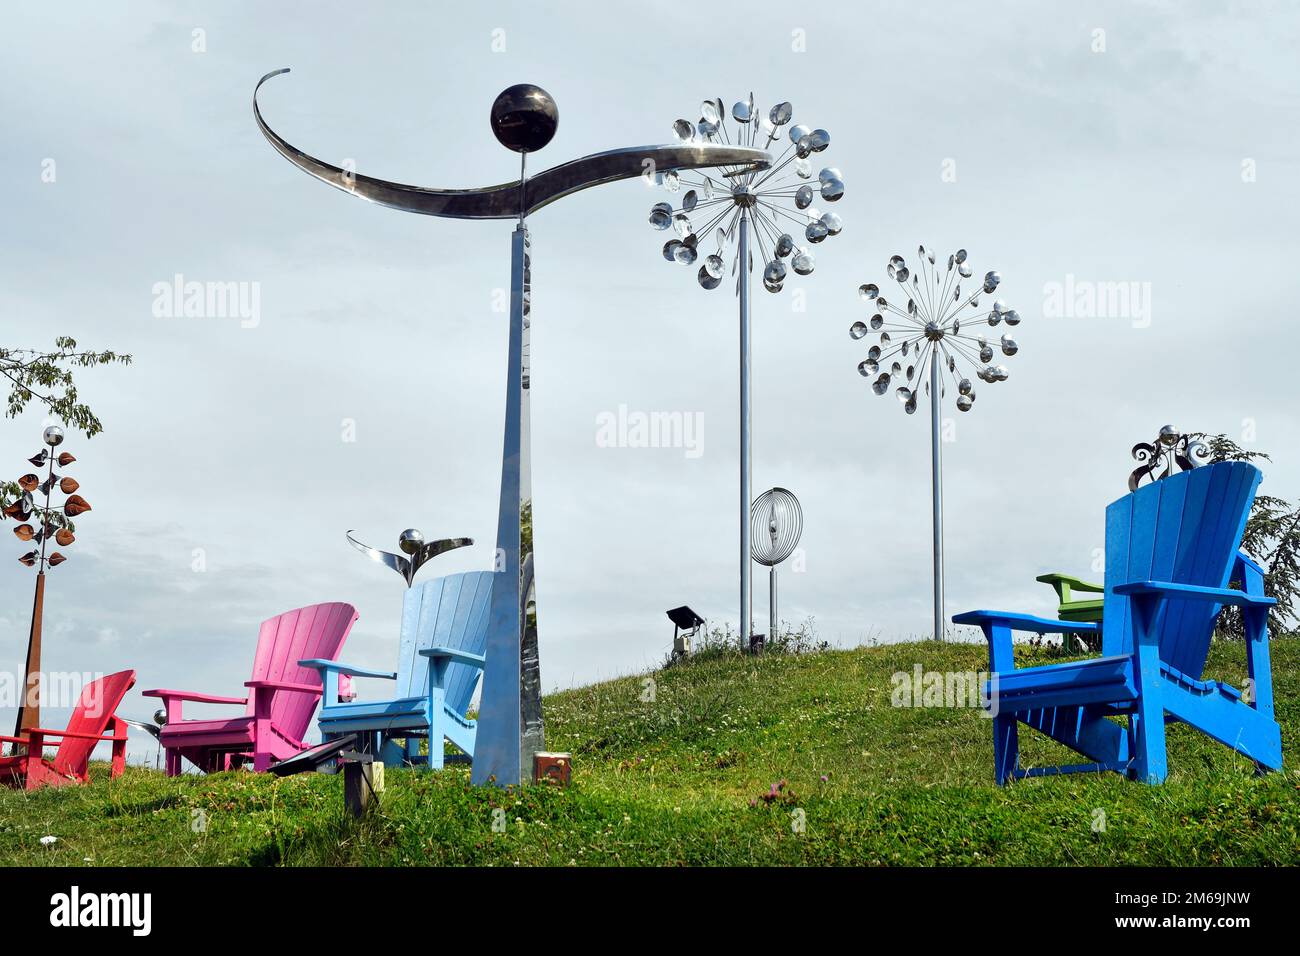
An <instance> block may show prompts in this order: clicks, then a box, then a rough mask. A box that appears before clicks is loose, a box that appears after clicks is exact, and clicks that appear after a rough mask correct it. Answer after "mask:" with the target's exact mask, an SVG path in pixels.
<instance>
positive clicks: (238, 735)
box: [144, 603, 358, 777]
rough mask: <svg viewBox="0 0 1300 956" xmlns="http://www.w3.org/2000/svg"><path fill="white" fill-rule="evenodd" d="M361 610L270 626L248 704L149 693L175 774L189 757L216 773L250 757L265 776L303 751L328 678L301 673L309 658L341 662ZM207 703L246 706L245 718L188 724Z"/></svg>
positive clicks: (306, 612) (311, 612) (319, 610)
mask: <svg viewBox="0 0 1300 956" xmlns="http://www.w3.org/2000/svg"><path fill="white" fill-rule="evenodd" d="M357 617H358V615H357V610H356V608H354V607H353V606H352V605H351V604H337V603H331V604H313V605H312V606H311V607H302V608H298V609H297V610H296V611H286V612H285V613H284V614H281V615H280V616H279V617H273V618H271V619H270V620H269V621H265V622H263V624H262V630H261V633H260V634H259V635H258V638H257V657H256V658H255V659H254V661H253V679H252V680H250V681H245V682H244V686H245V687H247V688H249V689H250V690H251V691H252V693H251V694H250V695H249V696H247V697H220V696H217V695H214V694H199V693H194V692H192V691H183V690H147V691H145V692H144V695H145V696H146V697H161V698H162V700H163V705H164V706H165V708H166V710H167V723H166V724H165V725H163V729H162V733H161V735H160V736H159V741H160V742H161V744H162V746H163V749H164V750H165V751H166V752H167V775H168V776H169V777H174V776H176V775H177V774H179V773H180V772H181V758H182V757H184V758H185V759H186V760H188V761H190V763H192V764H194V765H195V766H196V767H198V768H199V769H200V770H203V771H205V772H208V773H211V772H213V771H217V770H228V769H230V768H232V767H236V766H240V765H241V764H243V763H244V762H246V761H247V760H248V759H249V758H251V759H252V761H253V769H254V770H256V771H258V772H259V773H260V772H261V771H263V770H267V769H268V768H269V767H270V766H271V764H272V763H273V762H275V761H277V760H285V759H287V758H289V757H292V756H294V755H295V754H297V753H298V752H299V751H301V750H302V749H303V748H304V747H305V746H306V743H305V742H304V741H303V737H304V735H305V734H306V733H307V727H308V725H309V724H310V723H311V718H312V714H314V713H315V712H316V703H317V701H318V700H319V699H320V696H321V681H320V672H319V671H317V670H313V669H311V668H308V667H300V666H298V661H300V660H305V659H308V658H321V657H323V658H326V659H328V660H333V659H334V658H335V657H336V656H337V655H338V653H339V651H340V650H342V649H343V642H344V641H346V640H347V637H348V633H349V632H350V631H351V630H352V625H353V624H355V623H356V620H357ZM187 700H188V701H194V702H195V703H204V704H242V705H244V706H245V713H244V715H243V716H242V717H226V718H217V719H211V720H185V719H184V718H182V716H181V707H182V705H183V702H184V701H187Z"/></svg>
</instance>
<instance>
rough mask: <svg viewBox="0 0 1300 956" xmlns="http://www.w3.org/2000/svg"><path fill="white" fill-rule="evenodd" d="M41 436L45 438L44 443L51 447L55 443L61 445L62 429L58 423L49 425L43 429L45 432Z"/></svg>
mask: <svg viewBox="0 0 1300 956" xmlns="http://www.w3.org/2000/svg"><path fill="white" fill-rule="evenodd" d="M41 437H42V438H44V439H45V444H47V445H49V446H50V447H51V448H53V447H55V446H56V445H62V444H63V429H62V428H60V427H59V426H58V425H51V426H50V427H49V428H47V429H45V434H44V435H43V436H41Z"/></svg>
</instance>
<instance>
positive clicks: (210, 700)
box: [140, 690, 248, 704]
mask: <svg viewBox="0 0 1300 956" xmlns="http://www.w3.org/2000/svg"><path fill="white" fill-rule="evenodd" d="M140 694H141V696H143V697H161V698H163V700H166V699H168V698H171V699H172V700H192V701H194V702H195V703H196V704H247V703H248V698H247V697H220V696H218V695H216V694H200V693H198V692H196V691H192V690H144V691H141V692H140Z"/></svg>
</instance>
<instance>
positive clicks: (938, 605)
mask: <svg viewBox="0 0 1300 956" xmlns="http://www.w3.org/2000/svg"><path fill="white" fill-rule="evenodd" d="M942 389H943V382H942V380H941V379H940V377H939V363H938V362H937V361H936V362H931V363H930V472H931V481H932V490H933V494H934V500H933V506H934V512H933V517H934V639H935V640H936V641H942V640H943V635H944V626H943V461H942V458H941V452H940V426H941V421H940V418H939V410H940V407H941V402H940V398H939V396H940V393H941V391H942Z"/></svg>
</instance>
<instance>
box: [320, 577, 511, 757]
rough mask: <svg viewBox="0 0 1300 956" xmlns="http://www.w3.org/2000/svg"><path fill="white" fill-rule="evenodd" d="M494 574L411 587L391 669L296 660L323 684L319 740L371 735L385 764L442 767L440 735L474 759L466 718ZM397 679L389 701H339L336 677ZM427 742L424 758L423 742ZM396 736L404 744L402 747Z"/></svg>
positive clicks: (484, 641)
mask: <svg viewBox="0 0 1300 956" xmlns="http://www.w3.org/2000/svg"><path fill="white" fill-rule="evenodd" d="M492 577H493V572H491V571H468V572H465V573H463V574H449V575H447V576H446V577H441V578H434V579H432V580H430V581H426V582H425V583H424V584H420V585H416V586H415V587H413V588H408V589H407V591H406V597H405V599H404V601H403V604H402V633H401V641H400V642H399V645H398V648H399V649H398V663H397V670H396V671H377V670H371V669H369V668H365V667H355V666H353V665H351V664H345V663H341V662H339V661H330V660H321V659H317V660H309V661H299V663H300V664H302V665H303V666H304V667H314V668H317V669H318V670H319V671H320V672H321V680H322V683H323V684H324V687H325V693H324V700H325V701H326V702H327V703H326V704H325V706H323V707H322V708H321V712H320V716H319V717H318V718H317V721H316V723H317V725H318V726H319V727H320V731H321V739H322V741H325V740H330V739H332V738H334V737H338V736H340V735H342V734H347V733H353V732H357V731H360V732H363V733H370V734H373V735H374V738H373V742H374V748H373V749H374V751H375V752H377V753H378V754H379V755H380V758H381V759H382V760H383V762H384V764H385V765H386V766H400V765H401V764H402V763H403V762H409V763H412V764H419V763H424V764H425V765H426V766H428V767H429V768H431V769H434V770H437V769H441V768H442V766H443V738H444V737H445V738H446V739H447V740H450V741H451V742H452V743H453V744H455V745H456V746H457V747H458V748H460V750H461V751H463V752H464V753H465V754H466V755H467V756H469V757H471V758H472V757H473V756H474V736H475V721H472V720H470V719H469V718H468V717H466V716H465V715H466V712H467V711H468V709H469V704H470V700H471V699H472V698H473V696H474V688H475V687H476V685H477V684H478V679H479V674H480V672H481V671H482V670H483V660H484V658H483V652H484V648H485V646H486V644H487V625H488V606H489V598H490V597H491V594H492ZM340 674H348V675H351V676H354V677H380V678H386V679H388V680H391V681H395V682H396V692H395V696H394V697H393V699H391V700H380V701H352V702H350V703H335V702H336V701H338V684H339V675H340ZM424 738H427V739H428V741H429V754H428V758H427V760H423V761H422V759H421V757H420V752H419V744H420V740H421V739H424ZM398 739H402V740H403V741H404V744H405V746H404V747H399V746H398V745H397V743H396V741H397V740H398Z"/></svg>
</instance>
